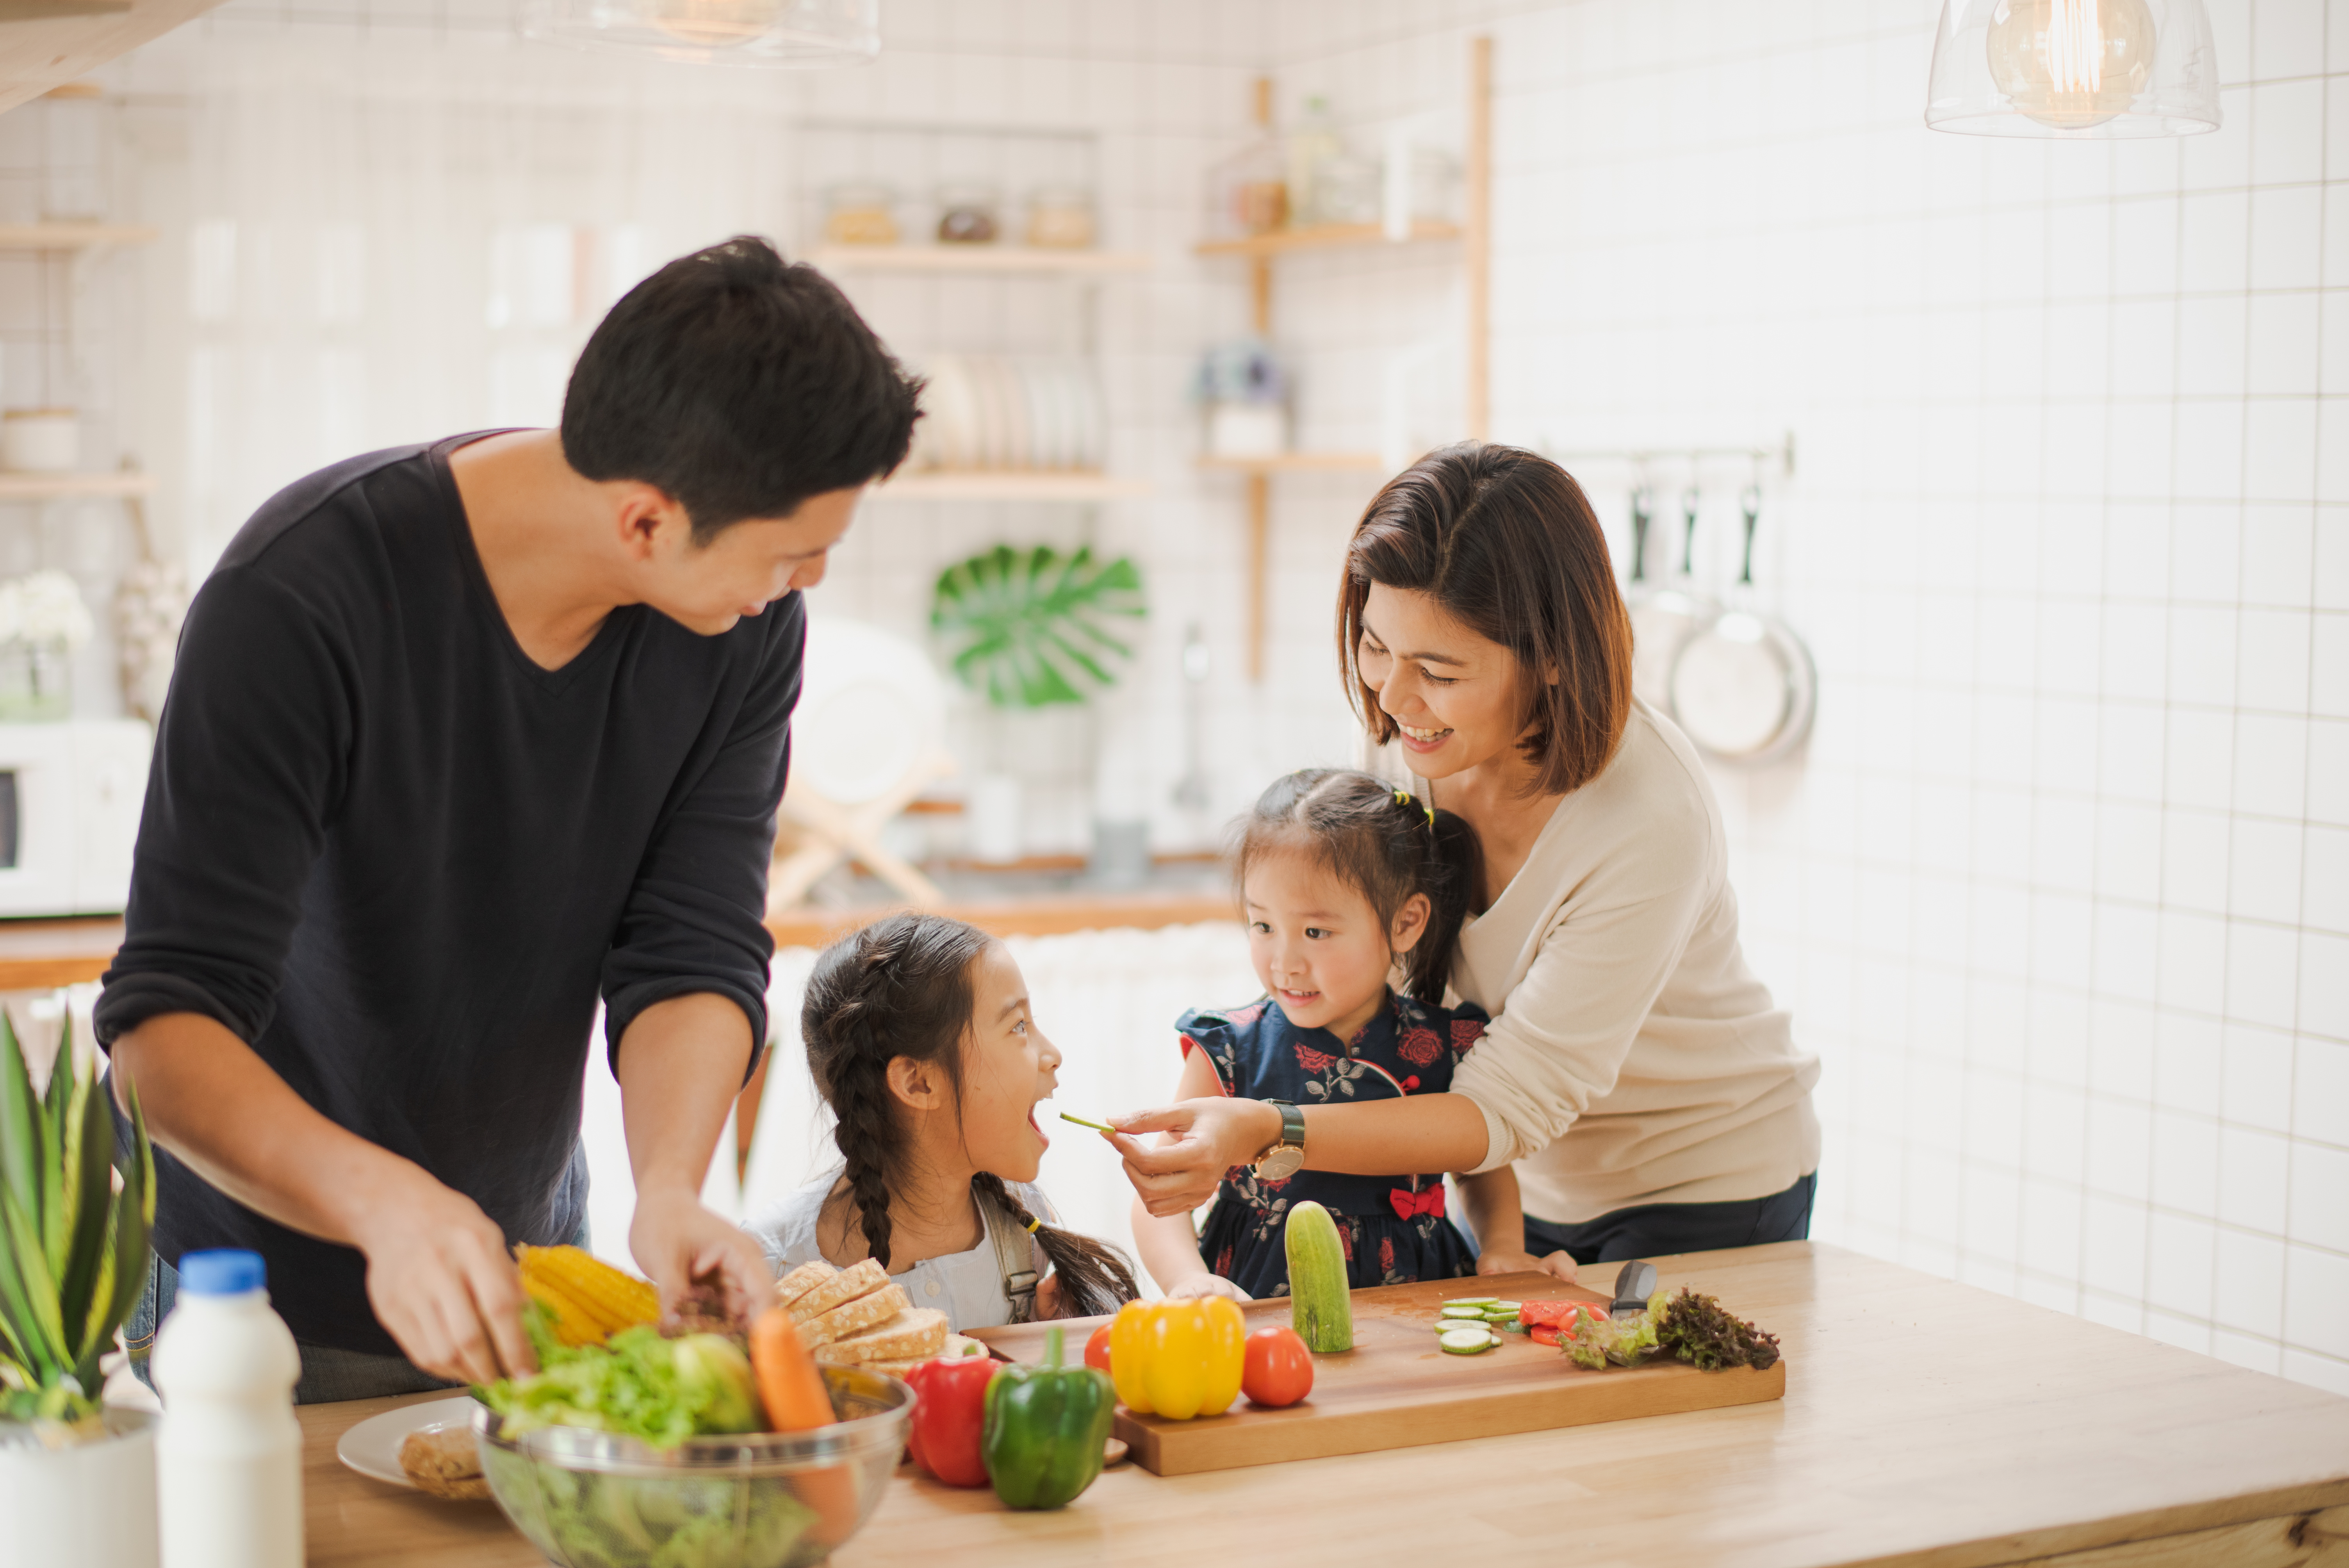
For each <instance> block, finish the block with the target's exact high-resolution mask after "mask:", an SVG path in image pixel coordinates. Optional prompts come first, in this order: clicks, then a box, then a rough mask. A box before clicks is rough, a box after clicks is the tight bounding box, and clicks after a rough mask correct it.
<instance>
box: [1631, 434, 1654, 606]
mask: <svg viewBox="0 0 2349 1568" xmlns="http://www.w3.org/2000/svg"><path fill="white" fill-rule="evenodd" d="M1655 504H1656V499H1655V491H1654V490H1651V488H1650V487H1649V484H1648V467H1647V465H1646V464H1645V463H1642V464H1640V472H1639V477H1638V480H1636V481H1635V482H1634V484H1633V485H1632V488H1631V581H1632V582H1634V583H1644V582H1646V581H1647V580H1648V524H1649V522H1650V521H1651V520H1652V519H1653V518H1654V517H1655Z"/></svg>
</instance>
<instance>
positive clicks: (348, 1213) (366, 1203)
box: [113, 1013, 739, 1383]
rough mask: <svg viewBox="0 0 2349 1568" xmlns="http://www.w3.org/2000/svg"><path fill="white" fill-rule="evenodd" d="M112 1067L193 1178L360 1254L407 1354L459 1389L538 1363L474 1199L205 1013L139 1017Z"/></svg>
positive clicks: (384, 1316)
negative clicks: (386, 1144) (315, 1101)
mask: <svg viewBox="0 0 2349 1568" xmlns="http://www.w3.org/2000/svg"><path fill="white" fill-rule="evenodd" d="M738 1016H739V1015H738ZM113 1060H114V1068H115V1071H114V1087H115V1096H116V1098H117V1099H123V1098H124V1087H125V1084H126V1083H127V1082H135V1083H136V1084H137V1085H138V1088H139V1103H140V1109H142V1110H143V1111H144V1112H145V1114H146V1118H147V1125H148V1129H149V1130H150V1133H151V1134H152V1136H153V1138H154V1140H155V1141H156V1142H157V1143H159V1144H160V1145H161V1146H162V1147H163V1148H165V1149H167V1150H171V1153H172V1154H173V1155H174V1156H176V1157H177V1158H178V1159H179V1160H180V1161H181V1162H183V1163H184V1164H186V1165H187V1166H188V1167H189V1168H190V1169H191V1170H192V1171H195V1173H196V1174H197V1175H199V1176H201V1177H202V1178H203V1179H204V1180H205V1181H208V1182H210V1183H211V1184H212V1186H214V1187H216V1188H218V1189H220V1191H222V1192H225V1193H227V1194H228V1195H229V1196H230V1197H232V1198H233V1199H235V1200H236V1201H237V1202H240V1203H242V1204H243V1205H244V1206H245V1207H246V1208H248V1209H251V1210H253V1211H254V1212H256V1213H259V1214H263V1215H265V1216H267V1217H268V1218H270V1219H272V1220H274V1221H276V1222H278V1223H279V1224H281V1225H285V1226H287V1227H289V1228H290V1229H293V1230H296V1231H300V1232H302V1233H304V1234H305V1235H312V1236H316V1237H318V1238H319V1239H321V1240H322V1241H328V1242H338V1243H342V1244H343V1245H345V1246H350V1247H357V1249H358V1250H359V1251H360V1253H363V1254H365V1256H366V1258H367V1300H368V1303H369V1304H370V1305H373V1306H374V1308H375V1315H376V1316H377V1318H378V1320H380V1321H381V1323H382V1324H383V1326H384V1327H385V1328H386V1329H387V1330H388V1331H389V1333H390V1335H391V1336H392V1338H393V1339H395V1340H397V1341H398V1344H399V1347H400V1349H401V1350H403V1351H405V1352H406V1353H407V1355H408V1358H409V1360H411V1361H413V1362H415V1363H416V1365H418V1366H419V1367H422V1368H423V1369H424V1370H425V1371H427V1372H429V1373H431V1374H432V1375H433V1376H434V1377H447V1378H450V1379H451V1380H453V1381H458V1382H471V1383H489V1382H494V1381H496V1380H497V1379H498V1378H500V1377H505V1376H506V1375H508V1374H509V1373H516V1372H528V1371H532V1370H534V1369H535V1367H536V1366H537V1363H536V1362H535V1360H533V1357H532V1356H531V1350H530V1341H529V1340H528V1338H526V1337H525V1336H523V1331H522V1309H523V1289H522V1281H521V1278H520V1277H519V1276H518V1275H517V1274H516V1273H515V1272H514V1265H513V1262H512V1259H510V1258H509V1257H507V1256H506V1250H505V1237H504V1235H503V1234H502V1233H501V1232H500V1231H499V1229H498V1227H497V1226H496V1225H495V1224H493V1223H492V1222H491V1220H490V1218H489V1216H488V1215H486V1214H484V1213H482V1212H481V1208H480V1206H479V1205H478V1204H476V1203H475V1202H473V1201H472V1200H471V1199H470V1198H468V1197H466V1196H465V1195H464V1194H463V1193H461V1192H458V1191H453V1190H452V1189H450V1188H448V1187H445V1186H443V1185H441V1183H440V1182H439V1181H435V1180H433V1178H432V1177H431V1176H429V1175H428V1174H427V1173H426V1172H425V1171H424V1169H423V1168H422V1167H421V1166H419V1165H418V1164H416V1163H415V1162H414V1161H409V1160H403V1159H401V1158H400V1157H399V1156H398V1155H397V1154H394V1153H392V1152H390V1151H389V1150H386V1149H382V1148H379V1147H378V1146H377V1145H375V1144H372V1143H369V1142H368V1141H367V1140H366V1139H363V1138H361V1137H359V1136H358V1135H357V1134H356V1133H353V1132H349V1131H347V1130H344V1129H343V1128H340V1127H337V1126H336V1125H335V1123H333V1122H332V1121H329V1120H327V1119H326V1118H325V1117H323V1116H321V1115H319V1114H318V1113H317V1112H316V1110H314V1109H311V1108H310V1105H309V1103H308V1102H307V1101H305V1100H304V1099H302V1097H301V1096H300V1095H297V1094H295V1092H294V1091H293V1089H292V1088H289V1087H287V1085H286V1083H285V1079H284V1078H279V1077H278V1076H277V1074H276V1073H275V1072H274V1071H272V1070H271V1068H270V1067H269V1064H268V1063H266V1062H264V1061H263V1060H262V1059H261V1058H260V1057H258V1056H256V1055H254V1051H253V1048H252V1047H250V1046H247V1045H246V1044H245V1043H244V1042H243V1040H240V1039H238V1038H237V1037H235V1036H234V1035H233V1034H231V1033H230V1032H229V1031H228V1030H227V1029H226V1028H224V1027H222V1026H221V1025H220V1024H218V1023H217V1022H215V1021H213V1020H212V1019H211V1018H207V1017H204V1016H201V1015H199V1014H195V1013H165V1014H161V1015H159V1016H155V1017H151V1018H149V1019H147V1020H146V1021H144V1022H143V1023H140V1024H139V1025H137V1026H133V1027H131V1028H129V1029H128V1030H125V1031H124V1032H123V1033H122V1034H121V1035H120V1036H119V1037H117V1038H116V1039H115V1042H114V1047H113ZM126 1109H127V1106H126Z"/></svg>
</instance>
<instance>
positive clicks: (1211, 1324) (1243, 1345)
mask: <svg viewBox="0 0 2349 1568" xmlns="http://www.w3.org/2000/svg"><path fill="white" fill-rule="evenodd" d="M1246 1364H1247V1319H1246V1318H1244V1317H1242V1316H1241V1315H1240V1309H1239V1308H1238V1306H1237V1305H1234V1304H1233V1303H1232V1302H1231V1301H1230V1300H1229V1299H1228V1298H1226V1297H1224V1296H1220V1295H1210V1296H1203V1297H1198V1298H1195V1299H1191V1300H1184V1301H1129V1302H1127V1303H1126V1304H1125V1305H1123V1306H1122V1307H1120V1308H1118V1313H1117V1317H1116V1319H1115V1320H1114V1321H1113V1322H1112V1323H1111V1325H1110V1330H1109V1370H1110V1377H1111V1379H1112V1381H1113V1382H1115V1383H1116V1384H1117V1397H1118V1398H1120V1399H1122V1400H1123V1401H1124V1402H1125V1408H1127V1409H1129V1410H1132V1411H1133V1413H1134V1414H1135V1415H1137V1416H1164V1417H1165V1418H1167V1419H1168V1420H1172V1421H1187V1420H1189V1419H1190V1418H1192V1417H1194V1416H1220V1415H1222V1414H1223V1413H1224V1412H1225V1411H1226V1410H1228V1409H1230V1408H1232V1401H1233V1400H1235V1399H1237V1398H1239V1397H1240V1372H1241V1369H1242V1368H1243V1367H1245V1366H1246Z"/></svg>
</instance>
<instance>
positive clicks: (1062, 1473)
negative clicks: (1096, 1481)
mask: <svg viewBox="0 0 2349 1568" xmlns="http://www.w3.org/2000/svg"><path fill="white" fill-rule="evenodd" d="M1116 1415H1117V1390H1116V1387H1114V1386H1113V1385H1112V1383H1111V1382H1110V1380H1109V1374H1107V1373H1105V1372H1099V1371H1095V1370H1094V1369H1093V1368H1092V1367H1063V1366H1061V1330H1060V1329H1059V1328H1058V1327H1057V1326H1055V1327H1054V1328H1053V1329H1052V1331H1051V1332H1050V1334H1047V1335H1046V1336H1044V1364H1043V1365H1042V1366H1040V1367H1026V1366H1017V1365H1015V1366H1010V1367H1004V1368H1002V1369H1001V1370H1000V1371H999V1372H997V1373H996V1375H995V1377H994V1378H993V1379H992V1380H991V1381H990V1382H988V1385H987V1415H986V1422H985V1427H984V1429H983V1431H982V1433H981V1435H980V1438H979V1447H980V1452H981V1455H982V1456H983V1457H984V1458H985V1460H986V1461H987V1476H988V1480H991V1481H993V1482H994V1483H995V1495H996V1496H998V1497H999V1498H1001V1499H1002V1500H1003V1501H1004V1503H1005V1504H1006V1505H1007V1506H1009V1507H1011V1508H1061V1507H1063V1506H1065V1505H1066V1504H1068V1503H1070V1502H1071V1501H1075V1499H1076V1498H1077V1497H1078V1495H1079V1494H1080V1493H1081V1492H1082V1491H1084V1490H1085V1488H1087V1487H1089V1486H1091V1485H1092V1484H1093V1478H1094V1477H1096V1476H1098V1475H1100V1474H1101V1468H1102V1448H1103V1446H1104V1445H1105V1444H1107V1443H1108V1441H1109V1429H1110V1425H1111V1423H1112V1421H1113V1420H1114V1419H1115V1418H1116Z"/></svg>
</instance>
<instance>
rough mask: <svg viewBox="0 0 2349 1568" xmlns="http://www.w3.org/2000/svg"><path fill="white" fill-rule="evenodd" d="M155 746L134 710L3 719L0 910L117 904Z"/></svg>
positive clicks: (114, 909)
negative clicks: (44, 719) (59, 720)
mask: <svg viewBox="0 0 2349 1568" xmlns="http://www.w3.org/2000/svg"><path fill="white" fill-rule="evenodd" d="M153 745H154V735H153V732H152V731H151V730H150V729H149V728H148V727H147V726H146V725H145V724H144V723H142V722H141V721H140V720H138V719H135V718H117V719H75V720H71V721H69V722H67V723H63V724H0V916H21V915H60V914H119V913H122V907H123V905H124V903H126V902H128V901H129V896H130V851H131V850H132V849H133V847H134V846H136V845H137V843H138V841H139V812H140V807H141V806H143V805H144V804H145V803H146V799H147V756H148V753H149V751H150V749H151V748H152V747H153Z"/></svg>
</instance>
